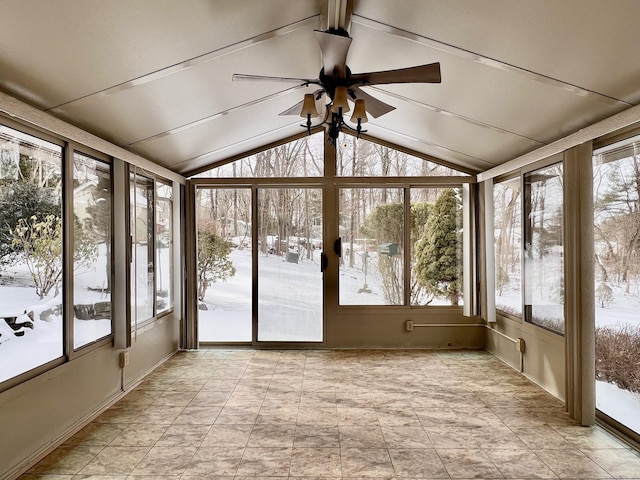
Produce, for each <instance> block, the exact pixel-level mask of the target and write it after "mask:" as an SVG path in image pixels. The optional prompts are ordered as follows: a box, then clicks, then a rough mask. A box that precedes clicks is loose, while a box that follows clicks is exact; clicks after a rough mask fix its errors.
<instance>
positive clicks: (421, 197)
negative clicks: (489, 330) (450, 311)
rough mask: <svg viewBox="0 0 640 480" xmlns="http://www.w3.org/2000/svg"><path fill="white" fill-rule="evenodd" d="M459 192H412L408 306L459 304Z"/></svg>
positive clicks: (460, 255) (460, 237) (434, 190)
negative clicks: (409, 297) (409, 298)
mask: <svg viewBox="0 0 640 480" xmlns="http://www.w3.org/2000/svg"><path fill="white" fill-rule="evenodd" d="M462 265H463V263H462V189H461V188H412V189H411V305H462V303H463V296H462V279H463V277H462Z"/></svg>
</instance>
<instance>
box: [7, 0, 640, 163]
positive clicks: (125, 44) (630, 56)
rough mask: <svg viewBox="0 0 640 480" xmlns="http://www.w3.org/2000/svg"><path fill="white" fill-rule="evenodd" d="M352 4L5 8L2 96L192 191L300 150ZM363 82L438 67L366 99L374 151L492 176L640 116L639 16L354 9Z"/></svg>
mask: <svg viewBox="0 0 640 480" xmlns="http://www.w3.org/2000/svg"><path fill="white" fill-rule="evenodd" d="M341 8H342V9H343V10H342V11H343V13H344V11H345V7H344V4H343V0H241V1H239V0H180V1H178V0H135V1H131V0H107V1H97V0H88V1H87V0H83V1H81V0H56V1H55V2H52V1H46V0H0V11H1V12H2V19H1V20H0V27H1V28H0V46H1V48H0V90H2V91H4V92H6V93H8V94H10V95H13V96H15V97H17V98H19V99H21V100H24V101H25V102H27V103H29V104H31V105H34V106H36V107H38V108H40V109H42V110H45V111H47V112H49V113H50V114H52V115H54V116H56V117H59V118H62V119H64V120H66V121H67V122H69V123H71V124H73V125H76V126H78V127H81V128H83V129H84V130H87V131H89V132H91V133H94V134H96V135H98V136H100V137H102V138H105V139H107V140H109V141H111V142H113V143H115V144H117V145H119V146H122V147H124V148H126V149H128V150H131V151H132V152H134V153H137V154H139V155H142V156H144V157H147V158H148V159H150V160H152V161H154V162H156V163H158V164H160V165H163V166H165V167H167V168H169V169H171V170H173V171H175V172H178V173H188V172H191V171H194V170H197V169H200V168H202V167H204V166H206V165H210V164H214V163H215V162H217V161H221V160H223V159H225V158H228V157H229V156H233V155H237V154H240V153H243V152H246V151H249V150H251V149H254V148H257V147H260V146H262V145H265V144H269V143H272V142H276V141H279V140H282V139H284V138H286V137H288V136H290V135H293V134H296V133H299V132H300V131H301V130H302V129H301V127H300V126H299V125H300V123H301V118H300V117H298V116H280V115H279V113H281V112H283V111H284V110H286V109H287V108H289V107H291V106H292V105H294V104H296V103H297V102H299V101H300V100H301V99H302V97H303V94H304V93H306V92H311V91H313V87H305V86H300V85H295V84H294V85H292V84H284V83H277V82H233V81H232V79H231V77H232V74H233V73H245V74H258V75H273V76H286V77H301V78H317V77H318V73H319V71H320V68H321V55H320V50H319V48H318V45H317V42H316V39H315V37H314V34H313V30H314V29H318V30H325V29H326V28H327V25H329V23H328V22H331V19H332V18H337V17H336V15H337V12H338V10H339V9H341ZM346 12H347V15H346V16H343V19H342V20H341V21H342V22H343V23H344V25H343V26H344V27H345V28H346V29H347V30H348V31H349V33H350V36H351V37H352V38H353V42H352V45H351V48H350V50H349V54H348V57H347V64H348V66H349V67H350V69H351V71H352V72H354V73H358V72H365V71H376V70H389V69H395V68H402V67H409V66H414V65H422V64H426V63H432V62H440V64H441V70H442V83H441V84H394V85H380V86H375V87H364V89H365V90H367V92H368V93H369V94H371V95H373V96H375V97H377V98H379V99H380V100H382V101H384V102H386V103H388V104H391V105H393V106H395V107H396V110H394V111H392V112H390V113H388V114H386V115H383V116H380V117H379V118H377V119H373V118H370V123H368V124H367V125H366V128H367V129H368V133H369V134H370V135H371V136H375V137H378V138H380V139H382V140H386V141H390V142H393V143H396V144H398V145H401V146H403V147H406V148H409V149H413V150H416V151H418V152H422V153H425V154H428V155H431V156H433V157H437V158H440V159H443V160H446V161H447V162H448V163H451V164H454V165H458V166H460V167H462V168H465V169H470V170H475V171H483V170H487V169H489V168H491V167H493V166H495V165H498V164H501V163H504V162H505V161H507V160H510V159H512V158H514V157H516V156H518V155H521V154H524V153H526V152H529V151H531V150H534V149H536V148H538V147H540V146H543V145H545V144H548V143H550V142H553V141H554V140H557V139H558V138H561V137H563V136H566V135H568V134H570V133H573V132H575V131H577V130H579V129H581V128H583V127H585V126H587V125H589V124H591V123H594V122H596V121H598V120H601V119H603V118H606V117H608V116H610V115H612V114H614V113H617V112H620V111H622V110H624V109H626V108H629V107H630V106H632V105H635V104H638V103H640V61H638V60H639V56H638V45H640V28H638V19H640V2H638V1H637V0H607V1H602V0H562V1H558V0H446V1H444V0H398V1H395V0H394V1H389V0H353V1H349V3H348V5H347V7H346Z"/></svg>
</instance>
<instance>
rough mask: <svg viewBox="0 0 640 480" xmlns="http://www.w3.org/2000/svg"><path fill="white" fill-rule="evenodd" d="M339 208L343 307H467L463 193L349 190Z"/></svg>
mask: <svg viewBox="0 0 640 480" xmlns="http://www.w3.org/2000/svg"><path fill="white" fill-rule="evenodd" d="M407 191H409V194H410V213H409V214H410V217H409V218H410V221H411V225H410V249H409V250H410V251H409V259H408V261H409V262H410V268H411V270H410V279H409V282H410V284H409V285H406V281H407V280H406V279H405V262H406V261H407V259H406V258H405V256H406V252H405V247H404V245H405V215H406V212H405V210H406V207H405V205H406V203H405V194H406V192H407ZM339 205H340V206H339V211H340V235H341V237H342V258H341V260H340V262H341V264H340V280H339V281H340V304H341V305H406V304H407V300H406V299H405V291H406V290H408V291H409V295H410V298H409V299H408V301H409V305H411V306H424V305H462V303H463V296H462V192H461V189H460V188H410V189H407V188H342V189H340V204H339Z"/></svg>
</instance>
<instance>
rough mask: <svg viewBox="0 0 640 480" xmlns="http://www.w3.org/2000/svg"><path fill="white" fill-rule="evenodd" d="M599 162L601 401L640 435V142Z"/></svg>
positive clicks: (612, 151)
mask: <svg viewBox="0 0 640 480" xmlns="http://www.w3.org/2000/svg"><path fill="white" fill-rule="evenodd" d="M593 161H594V168H593V182H594V183H593V189H594V190H593V196H594V205H595V207H594V234H595V238H594V241H595V254H596V255H595V261H596V265H595V300H596V308H595V312H596V406H597V408H598V410H600V411H601V412H604V413H605V414H606V415H608V416H609V417H611V418H613V419H614V420H616V421H617V422H619V423H621V424H623V425H624V426H626V427H627V428H629V429H631V430H633V431H634V432H636V433H637V434H640V416H639V415H638V414H637V412H638V411H640V321H639V318H640V317H639V316H638V307H639V306H640V145H639V144H638V143H630V144H627V145H624V146H622V147H617V148H608V149H605V150H604V151H601V152H599V153H598V152H596V155H594V158H593Z"/></svg>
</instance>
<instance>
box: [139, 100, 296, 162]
mask: <svg viewBox="0 0 640 480" xmlns="http://www.w3.org/2000/svg"><path fill="white" fill-rule="evenodd" d="M300 96H301V95H300V93H299V92H297V91H295V92H291V93H289V94H288V95H283V96H281V97H276V98H273V99H271V100H268V101H266V102H264V103H263V104H261V105H254V106H249V107H247V108H245V109H241V110H237V111H234V112H230V113H229V114H226V115H222V116H219V117H215V118H212V119H211V120H209V121H205V122H202V123H199V124H196V125H194V126H192V127H188V128H184V129H181V130H179V131H176V132H173V133H168V134H166V135H161V136H158V137H155V138H151V139H149V140H147V141H144V142H140V143H137V144H135V145H133V146H132V147H131V150H132V151H134V152H136V153H138V154H140V155H143V156H146V157H148V158H162V159H163V161H162V164H163V165H165V166H166V167H167V168H170V169H173V168H174V167H173V166H174V165H183V168H180V170H179V171H180V172H182V171H187V170H192V169H194V168H197V166H190V165H189V164H188V162H187V163H185V161H186V160H189V159H195V158H199V157H202V156H203V155H207V158H210V159H211V161H215V160H220V155H218V154H217V152H218V151H222V150H228V149H229V148H231V147H232V146H234V145H238V144H242V143H243V142H245V141H246V140H250V139H253V138H255V137H261V138H262V139H263V140H264V141H265V143H270V142H272V141H276V140H277V139H280V138H284V137H285V136H286V134H291V133H297V132H299V131H301V130H302V128H301V127H299V124H300V123H301V118H300V117H298V116H291V115H289V116H278V115H274V114H273V111H280V112H282V111H284V110H286V109H287V108H288V107H290V106H291V105H293V104H295V103H296V102H297V101H298V100H299V99H300ZM247 118H250V119H252V121H251V122H248V121H247ZM290 126H292V127H293V129H289V128H286V127H290ZM283 132H286V134H285V133H283ZM225 154H226V152H225ZM222 158H224V157H222ZM198 166H199V165H198Z"/></svg>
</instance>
